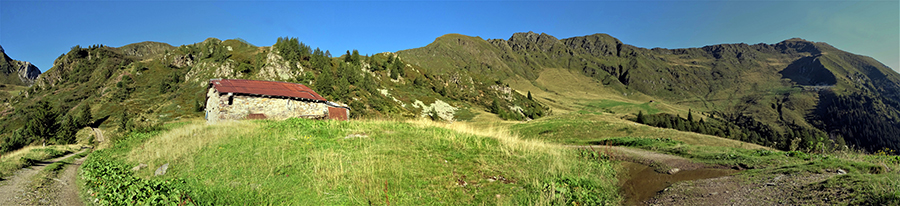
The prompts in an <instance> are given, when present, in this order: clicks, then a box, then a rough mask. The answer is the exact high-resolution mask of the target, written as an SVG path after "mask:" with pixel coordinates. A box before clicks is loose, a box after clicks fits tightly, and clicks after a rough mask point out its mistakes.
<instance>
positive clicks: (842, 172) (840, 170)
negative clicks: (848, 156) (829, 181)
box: [837, 169, 847, 175]
mask: <svg viewBox="0 0 900 206" xmlns="http://www.w3.org/2000/svg"><path fill="white" fill-rule="evenodd" d="M837 173H838V174H839V175H842V174H847V171H844V170H843V169H837Z"/></svg>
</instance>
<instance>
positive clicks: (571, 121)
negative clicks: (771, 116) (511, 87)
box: [510, 113, 768, 149]
mask: <svg viewBox="0 0 900 206" xmlns="http://www.w3.org/2000/svg"><path fill="white" fill-rule="evenodd" d="M510 130H511V131H512V132H514V133H516V134H518V135H520V136H522V137H523V138H526V139H540V140H544V141H548V142H557V143H563V144H575V145H586V144H593V143H594V142H597V141H600V140H602V139H605V138H612V137H637V138H670V139H673V140H677V141H682V142H684V143H686V144H691V145H704V146H718V147H734V148H744V149H768V148H767V147H763V146H759V145H757V144H753V143H746V142H741V141H737V140H732V139H725V138H720V137H715V136H710V135H703V134H697V133H693V132H682V131H678V130H674V129H663V128H657V127H651V126H647V125H643V124H637V123H635V122H632V121H628V120H624V119H622V118H621V117H619V116H617V115H611V114H603V115H596V114H575V113H570V114H566V115H555V116H551V117H547V118H542V119H538V120H535V121H530V122H525V123H519V124H515V125H512V126H510Z"/></svg>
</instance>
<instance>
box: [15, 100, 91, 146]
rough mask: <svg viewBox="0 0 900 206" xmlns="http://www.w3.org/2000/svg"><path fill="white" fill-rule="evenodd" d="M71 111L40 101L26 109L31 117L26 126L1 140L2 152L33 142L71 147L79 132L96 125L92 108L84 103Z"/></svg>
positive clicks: (28, 116)
mask: <svg viewBox="0 0 900 206" xmlns="http://www.w3.org/2000/svg"><path fill="white" fill-rule="evenodd" d="M63 111H68V108H62V107H59V108H54V107H53V106H51V105H50V103H49V102H47V101H38V102H37V103H35V104H34V105H31V106H29V107H27V108H26V109H25V110H24V114H25V117H27V118H28V120H27V122H26V123H25V126H24V127H22V128H19V129H17V130H15V131H13V132H12V134H11V135H7V136H5V139H4V140H2V141H0V142H2V145H0V153H5V152H9V151H13V150H17V149H19V148H22V147H24V146H26V145H29V144H32V143H35V142H37V143H40V144H42V145H46V144H71V143H74V142H75V133H76V132H78V130H79V129H80V128H82V127H86V126H88V125H90V124H91V123H92V120H93V117H92V115H91V106H90V105H89V104H87V103H85V104H82V106H80V107H79V108H78V109H76V110H75V112H70V113H65V112H63Z"/></svg>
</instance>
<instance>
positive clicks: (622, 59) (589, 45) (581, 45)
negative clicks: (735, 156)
mask: <svg viewBox="0 0 900 206" xmlns="http://www.w3.org/2000/svg"><path fill="white" fill-rule="evenodd" d="M398 54H400V56H401V57H402V58H403V59H404V60H406V61H408V62H410V63H413V64H415V65H418V66H422V67H423V69H428V70H431V71H434V72H438V73H446V72H448V71H453V72H461V73H479V74H481V77H482V79H483V81H496V80H499V82H503V83H506V84H509V85H511V86H513V89H516V90H518V91H519V92H520V93H526V92H531V93H532V94H535V96H537V97H538V99H539V100H540V101H541V102H542V103H544V104H547V105H549V106H551V107H553V109H554V110H555V111H558V112H570V111H578V110H579V108H580V107H581V105H585V104H592V102H598V101H604V100H612V101H616V102H627V103H632V104H643V103H646V102H649V101H654V102H655V103H659V104H663V105H665V108H664V110H661V112H662V113H668V114H671V115H676V114H677V115H685V114H686V113H688V112H690V111H694V112H698V113H699V114H701V115H702V118H704V119H706V118H710V120H711V121H708V123H709V122H715V123H712V124H716V125H719V126H716V127H718V128H722V129H720V130H726V129H724V128H732V129H728V130H729V132H723V133H722V134H721V136H723V137H728V138H732V139H738V140H742V141H747V142H752V143H757V144H762V145H766V146H770V147H776V148H778V149H783V150H787V149H790V148H788V147H787V146H786V145H789V144H790V141H793V139H797V138H799V139H800V140H799V141H801V142H802V144H803V145H817V144H825V145H827V147H843V142H845V139H846V142H847V143H849V144H850V146H854V147H859V148H863V149H866V150H868V151H870V152H874V151H876V150H878V149H881V148H893V149H894V150H897V149H898V145H897V144H896V142H897V140H898V138H900V137H897V136H896V135H895V134H896V132H892V131H895V130H897V129H898V128H900V122H898V111H900V109H898V108H900V107H897V106H895V105H898V104H897V103H895V102H900V101H898V100H900V98H898V97H897V96H896V95H895V94H897V92H895V91H896V88H898V86H900V74H897V73H896V72H894V71H893V70H891V69H890V68H887V67H886V66H884V65H883V64H881V63H879V62H877V61H875V60H874V59H872V58H870V57H864V56H859V55H855V54H851V53H848V52H844V51H841V50H839V49H837V48H834V47H832V46H830V45H828V44H826V43H821V42H810V41H806V40H803V39H789V40H785V41H783V42H779V43H777V44H754V45H748V44H721V45H711V46H705V47H702V48H686V49H662V48H653V49H645V48H639V47H635V46H631V45H628V44H624V43H622V42H621V41H619V40H618V39H615V38H613V37H611V36H609V35H606V34H594V35H588V36H580V37H572V38H568V39H556V38H555V37H553V36H550V35H547V34H536V33H531V32H529V33H516V34H513V35H512V37H510V38H509V39H508V40H503V39H488V40H484V39H481V38H478V37H468V36H463V35H445V36H442V37H440V38H437V39H436V40H435V42H434V43H432V44H429V45H428V46H425V47H422V48H416V49H409V50H403V51H399V52H398ZM494 79H496V80H494ZM863 104H872V105H875V107H874V108H864V107H860V106H859V105H863ZM632 111H633V112H634V111H635V110H632ZM623 112H624V111H623ZM655 112H656V111H654V112H652V113H655ZM847 113H849V114H852V115H843V114H847ZM633 115H637V114H636V113H633ZM838 117H840V118H838ZM671 121H673V122H678V121H677V120H674V119H673V120H671ZM866 125H873V126H866ZM732 130H733V131H732ZM798 131H803V132H799V133H798ZM807 149H808V148H807Z"/></svg>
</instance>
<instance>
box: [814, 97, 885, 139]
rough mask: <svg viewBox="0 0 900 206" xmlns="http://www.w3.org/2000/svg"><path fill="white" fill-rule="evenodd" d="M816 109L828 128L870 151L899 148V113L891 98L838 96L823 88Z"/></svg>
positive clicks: (821, 124)
mask: <svg viewBox="0 0 900 206" xmlns="http://www.w3.org/2000/svg"><path fill="white" fill-rule="evenodd" d="M819 99H820V100H819V105H818V106H817V108H816V109H815V111H814V112H815V114H816V116H817V119H818V121H814V123H818V124H820V126H821V127H824V129H825V130H826V131H830V132H833V133H838V134H840V135H841V136H844V137H846V138H847V141H849V142H850V143H851V144H852V145H856V146H858V147H861V148H863V149H865V150H866V151H868V152H875V151H878V150H881V149H883V148H888V149H891V150H893V151H898V150H900V138H898V136H897V134H900V112H898V108H897V106H895V105H893V104H891V101H890V99H888V98H877V97H873V96H872V95H864V94H859V93H854V94H848V95H835V94H834V93H832V92H830V91H822V92H820V95H819Z"/></svg>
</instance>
